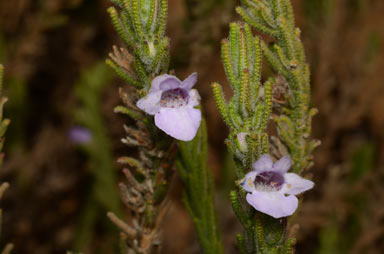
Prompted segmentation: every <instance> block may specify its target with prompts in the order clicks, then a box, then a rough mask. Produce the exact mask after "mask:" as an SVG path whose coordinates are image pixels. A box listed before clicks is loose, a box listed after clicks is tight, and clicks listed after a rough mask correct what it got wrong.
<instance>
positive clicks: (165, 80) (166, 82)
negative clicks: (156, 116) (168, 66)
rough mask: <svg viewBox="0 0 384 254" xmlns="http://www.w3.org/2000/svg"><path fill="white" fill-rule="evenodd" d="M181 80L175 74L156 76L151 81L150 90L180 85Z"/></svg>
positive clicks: (173, 87) (172, 87)
mask: <svg viewBox="0 0 384 254" xmlns="http://www.w3.org/2000/svg"><path fill="white" fill-rule="evenodd" d="M180 85H181V81H180V79H178V78H177V77H175V76H173V75H168V74H163V75H160V76H157V77H156V78H154V79H153V80H152V82H151V89H150V92H157V91H159V90H162V91H166V90H169V89H175V88H178V87H180Z"/></svg>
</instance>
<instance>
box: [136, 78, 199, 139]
mask: <svg viewBox="0 0 384 254" xmlns="http://www.w3.org/2000/svg"><path fill="white" fill-rule="evenodd" d="M196 81H197V73H192V74H191V75H190V76H189V77H188V78H186V79H185V80H184V81H180V80H179V79H178V78H177V77H175V76H172V75H168V74H164V75H161V76H158V77H156V78H155V79H153V80H152V84H151V89H150V91H149V93H148V95H147V96H145V97H144V98H142V99H140V100H139V101H138V102H137V104H136V105H137V107H139V108H140V109H142V110H144V111H145V112H146V113H148V114H150V115H155V124H156V126H157V127H158V128H160V129H161V130H163V131H164V132H165V133H167V134H168V135H169V136H172V137H174V138H176V139H179V140H183V141H190V140H192V139H193V138H194V137H195V135H196V132H197V130H198V129H199V126H200V122H201V112H200V110H198V109H195V108H194V107H195V106H197V105H199V101H200V95H199V93H198V92H197V90H196V89H192V87H193V86H194V85H195V83H196Z"/></svg>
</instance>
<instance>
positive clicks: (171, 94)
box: [160, 88, 189, 108]
mask: <svg viewBox="0 0 384 254" xmlns="http://www.w3.org/2000/svg"><path fill="white" fill-rule="evenodd" d="M188 99H189V94H188V92H187V91H186V90H185V89H183V88H175V89H170V90H167V91H165V92H163V93H162V95H161V99H160V106H162V107H166V108H179V107H182V106H186V105H187V104H188Z"/></svg>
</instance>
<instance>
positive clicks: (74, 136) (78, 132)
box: [68, 126, 92, 144]
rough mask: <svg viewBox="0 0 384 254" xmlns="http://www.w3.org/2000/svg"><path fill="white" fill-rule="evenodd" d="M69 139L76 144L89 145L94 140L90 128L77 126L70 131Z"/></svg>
mask: <svg viewBox="0 0 384 254" xmlns="http://www.w3.org/2000/svg"><path fill="white" fill-rule="evenodd" d="M68 137H69V139H70V140H71V141H73V142H74V143H76V144H87V143H89V142H90V141H91V139H92V133H91V131H90V130H89V129H88V128H84V127H81V126H75V127H72V128H71V129H70V130H69V132H68Z"/></svg>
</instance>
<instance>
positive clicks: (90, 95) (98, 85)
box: [74, 63, 121, 250]
mask: <svg viewBox="0 0 384 254" xmlns="http://www.w3.org/2000/svg"><path fill="white" fill-rule="evenodd" d="M110 80H111V75H110V72H109V71H108V69H107V67H106V66H105V65H104V64H103V63H98V64H96V65H94V66H92V67H91V68H90V69H88V70H86V71H84V72H83V73H82V76H81V77H80V79H79V80H78V81H77V82H76V83H75V94H76V97H77V99H78V100H79V102H80V103H81V105H80V106H79V107H78V108H77V109H76V110H75V112H74V113H75V120H76V123H77V124H80V125H82V126H84V127H86V128H88V129H89V131H90V132H91V133H92V139H91V141H90V142H89V143H88V144H85V145H83V147H82V148H83V149H84V150H85V151H86V153H87V155H88V161H89V168H90V172H91V173H92V176H93V182H92V185H91V188H90V192H89V194H88V197H87V200H86V201H85V204H84V207H83V214H82V216H81V219H80V220H79V221H80V225H79V226H78V232H77V236H76V238H75V239H76V241H75V244H74V248H75V250H79V249H81V248H83V247H84V246H85V245H86V244H88V243H89V242H88V241H89V240H90V238H91V236H92V234H93V232H94V227H95V223H96V220H97V218H98V217H104V215H105V213H106V212H107V211H114V212H116V213H119V212H120V210H121V208H120V201H119V198H118V197H119V194H118V189H117V187H116V181H117V179H116V178H117V176H116V169H115V166H114V160H113V154H112V145H111V142H110V140H109V138H108V132H107V130H106V127H105V122H104V119H103V115H102V113H101V96H102V92H103V89H104V88H105V86H106V85H107V84H108V82H109V81H110Z"/></svg>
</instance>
